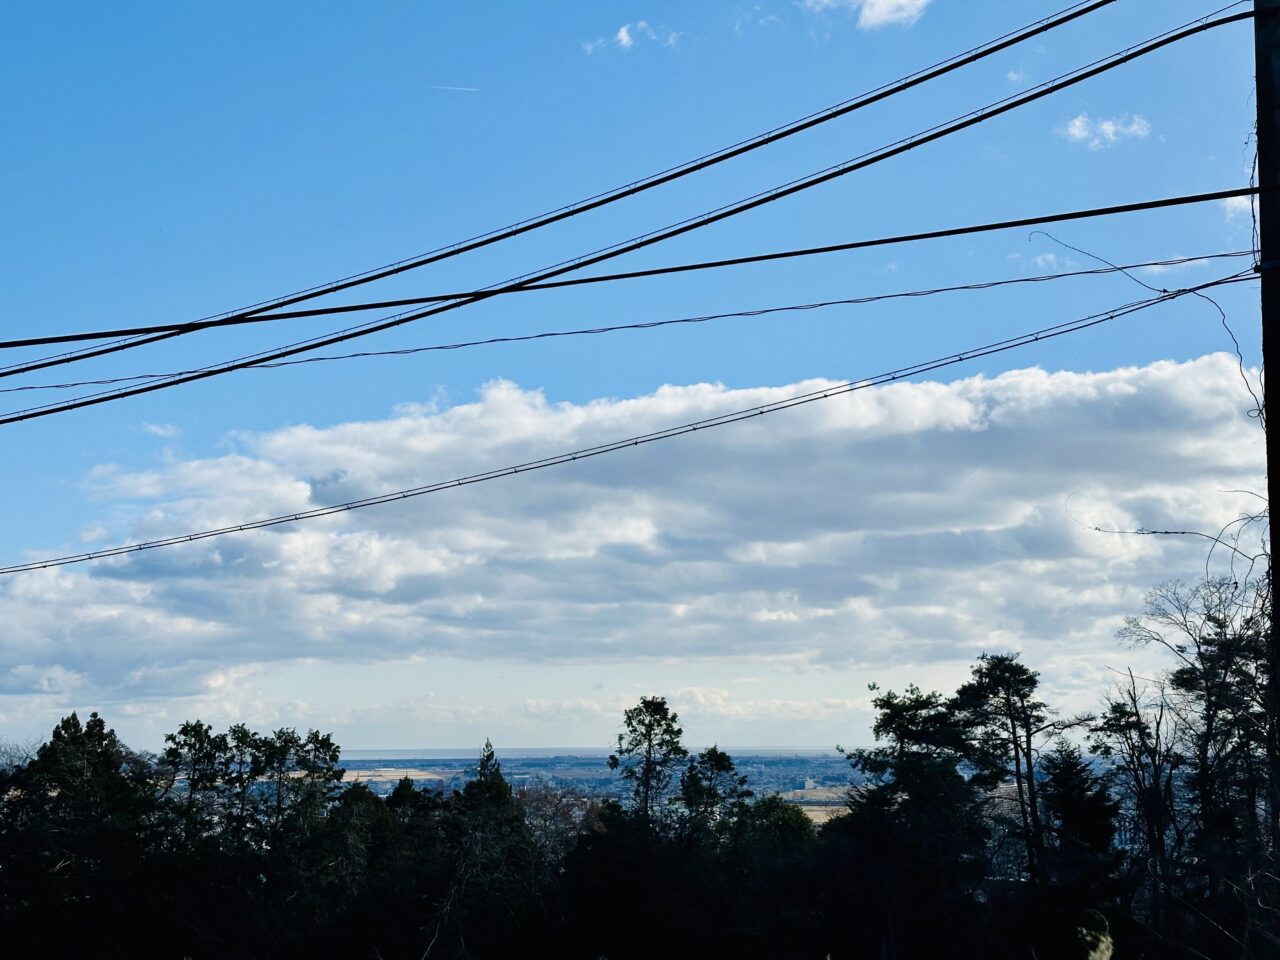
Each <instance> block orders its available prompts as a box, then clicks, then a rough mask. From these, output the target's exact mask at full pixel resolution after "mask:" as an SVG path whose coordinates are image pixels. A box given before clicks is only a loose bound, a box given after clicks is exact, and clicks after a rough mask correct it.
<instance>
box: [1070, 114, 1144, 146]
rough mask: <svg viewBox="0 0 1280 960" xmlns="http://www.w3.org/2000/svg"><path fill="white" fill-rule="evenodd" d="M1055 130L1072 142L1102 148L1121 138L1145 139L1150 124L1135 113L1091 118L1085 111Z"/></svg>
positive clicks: (1115, 142)
mask: <svg viewBox="0 0 1280 960" xmlns="http://www.w3.org/2000/svg"><path fill="white" fill-rule="evenodd" d="M1057 132H1058V135H1059V136H1061V137H1063V138H1065V139H1067V140H1069V141H1070V142H1072V143H1083V144H1085V145H1087V146H1088V147H1089V149H1090V150H1102V149H1104V148H1106V147H1110V146H1113V145H1115V144H1117V143H1119V142H1120V141H1121V140H1145V139H1146V138H1147V137H1148V136H1150V134H1151V124H1150V123H1149V122H1147V120H1146V119H1145V118H1143V117H1140V116H1138V115H1137V114H1125V115H1124V116H1120V117H1112V118H1111V119H1109V120H1093V119H1091V118H1090V117H1089V115H1088V114H1087V113H1081V114H1078V115H1077V116H1074V117H1072V118H1071V119H1070V120H1068V121H1067V122H1066V123H1064V124H1062V126H1060V127H1058V131H1057Z"/></svg>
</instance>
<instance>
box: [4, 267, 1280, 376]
mask: <svg viewBox="0 0 1280 960" xmlns="http://www.w3.org/2000/svg"><path fill="white" fill-rule="evenodd" d="M1256 255H1257V251H1256V250H1233V251H1230V252H1227V253H1205V254H1199V255H1197V256H1191V257H1174V258H1172V259H1168V260H1146V261H1143V262H1142V263H1129V264H1124V265H1123V266H1116V265H1109V266H1106V267H1094V268H1092V269H1089V270H1067V271H1062V272H1059V273H1045V274H1038V275H1035V276H1030V277H1011V278H1008V279H1004V280H985V281H981V282H978V283H965V284H956V285H953V286H947V287H930V288H927V289H922V290H904V291H900V292H897V293H881V294H869V295H867V296H862V297H846V298H844V299H841V300H819V301H816V302H813V303H796V304H787V305H785V306H778V307H758V308H756V309H752V310H735V311H731V312H727V313H709V314H703V315H702V316H697V317H679V318H676V319H674V320H647V321H642V322H639V323H619V324H613V325H610V326H597V327H587V328H585V329H579V330H552V331H545V332H543V333H530V334H524V335H518V336H516V335H513V336H505V337H489V338H487V339H484V340H466V341H463V342H461V343H443V344H433V345H431V346H426V347H403V348H400V349H398V350H363V351H360V352H357V353H343V354H337V355H331V356H320V357H302V358H301V359H297V360H282V361H280V362H278V363H261V364H258V365H256V366H253V367H249V368H248V369H250V370H276V369H279V368H281V367H295V366H300V365H302V364H309V363H327V362H331V361H335V360H356V359H361V358H366V357H405V356H412V355H414V354H419V353H432V352H436V351H447V350H463V349H466V348H468V347H483V346H492V345H495V344H502V343H524V342H527V341H531V340H547V339H552V338H556V337H580V336H590V335H595V334H605V333H617V332H620V331H624V330H656V329H659V328H662V327H670V326H677V325H683V324H699V323H708V322H710V321H714V320H729V319H736V318H748V317H764V316H772V315H774V314H780V313H791V312H802V311H810V310H821V309H825V308H828V307H840V306H861V305H864V304H872V303H881V302H884V301H886V300H905V299H915V298H920V297H932V296H937V295H940V294H946V293H959V292H963V291H975V290H994V289H998V288H1000V287H1009V286H1018V285H1022V284H1036V283H1050V282H1053V281H1056V280H1068V279H1072V278H1075V277H1097V276H1105V275H1107V274H1115V273H1122V274H1126V275H1127V274H1129V273H1130V272H1131V271H1134V270H1144V269H1148V268H1152V267H1156V268H1159V267H1178V266H1186V265H1188V264H1199V263H1206V262H1208V261H1211V260H1225V259H1233V258H1238V257H1254V256H1256ZM1161 292H1164V291H1161ZM193 372H194V371H193V370H171V371H169V372H168V373H139V374H134V375H132V376H127V377H107V378H104V379H101V380H76V381H72V382H70V383H44V384H26V385H24V386H21V387H4V388H0V393H24V392H27V391H31V390H68V389H71V388H74V387H93V386H105V385H109V384H113V383H136V382H138V381H140V380H163V379H165V378H166V377H175V376H179V375H181V374H184V373H193Z"/></svg>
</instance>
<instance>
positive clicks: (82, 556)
mask: <svg viewBox="0 0 1280 960" xmlns="http://www.w3.org/2000/svg"><path fill="white" fill-rule="evenodd" d="M1253 279H1256V276H1255V274H1254V272H1253V271H1252V270H1246V271H1242V272H1240V273H1236V274H1232V275H1229V276H1226V277H1220V278H1218V279H1216V280H1210V281H1207V282H1205V283H1201V284H1197V285H1195V286H1191V287H1184V288H1181V289H1178V290H1173V291H1169V292H1166V293H1162V294H1160V295H1158V296H1153V297H1149V298H1147V299H1145V300H1138V301H1134V302H1132V303H1128V304H1125V305H1123V306H1120V307H1115V308H1113V309H1111V310H1108V311H1105V312H1103V313H1097V314H1093V315H1091V316H1088V317H1083V318H1080V319H1077V320H1073V321H1067V322H1065V323H1060V324H1056V325H1054V326H1050V327H1044V328H1041V329H1039V330H1035V331H1032V332H1031V333H1025V334H1022V335H1021V336H1018V337H1013V338H1010V339H1006V340H1000V341H996V342H995V343H990V344H986V345H985V346H981V347H975V348H973V349H971V350H965V351H962V352H961V353H956V354H951V355H949V356H946V357H941V358H938V359H936V360H929V361H925V362H922V363H917V364H913V365H911V366H906V367H899V368H898V369H897V370H891V371H889V372H887V373H881V374H878V375H876V376H872V377H865V378H862V379H859V380H852V381H849V382H847V383H842V384H838V385H835V386H831V387H825V388H822V389H818V390H812V391H809V392H807V393H802V394H798V395H796V396H793V397H788V398H786V399H784V400H776V401H773V402H771V403H764V404H758V405H756V406H752V407H747V408H746V409H742V410H735V411H733V412H731V413H724V414H720V415H718V416H714V417H707V418H704V419H701V420H696V421H693V422H691V423H684V424H681V425H679V426H675V427H668V428H666V429H664V430H657V431H654V432H651V433H646V434H640V435H637V436H633V437H628V438H626V439H623V440H615V441H612V442H609V443H603V444H597V445H595V446H591V447H583V448H581V449H578V450H573V451H570V452H568V453H562V454H558V455H555V456H551V457H544V458H541V459H538V460H529V461H526V462H524V463H520V464H516V465H514V466H508V467H501V468H498V469H495V470H487V471H483V472H480V473H474V474H470V475H469V476H465V477H457V478H455V479H452V480H444V481H441V482H438V483H431V484H426V485H424V486H419V487H411V488H409V489H405V490H397V491H395V492H393V493H385V494H380V495H378V496H374V497H366V498H364V499H360V500H349V501H347V502H345V503H339V504H333V505H330V506H324V507H316V508H314V509H311V510H302V511H298V512H296V513H291V514H286V515H283V516H276V517H269V518H266V519H262V520H251V521H248V522H246V523H241V524H235V525H232V526H226V527H217V528H215V529H211V530H202V531H199V532H197V533H188V534H182V535H179V536H173V537H165V538H162V539H158V540H147V541H143V542H141V543H133V544H128V545H126V546H118V547H108V548H106V549H103V550H94V551H90V552H87V553H79V554H72V555H68V556H63V557H56V558H52V559H48V560H33V561H30V562H28V563H18V564H12V565H9V566H5V567H0V575H6V574H14V573H23V572H28V571H33V570H45V569H50V568H53V567H63V566H68V565H70V564H76V563H87V562H89V561H93V560H102V559H106V558H108V557H119V556H124V555H126V554H131V553H139V552H142V551H145V550H156V549H160V548H163V547H171V546H177V545H178V544H182V543H194V542H196V541H199V540H208V539H211V538H213V537H221V536H227V535H230V534H233V533H243V532H247V531H251V530H263V529H267V528H269V527H277V526H281V525H284V524H290V523H298V522H301V521H304V520H313V519H317V518H320V517H326V516H333V515H335V514H339V513H346V512H349V511H352V510H361V509H364V508H366V507H374V506H380V505H383V504H388V503H394V502H396V501H399V500H408V499H410V498H413V497H420V496H425V495H427V494H432V493H440V492H442V491H445V490H453V489H458V488H461V487H466V486H472V485H475V484H478V483H485V482H488V481H490V480H497V479H500V478H503V477H511V476H515V475H517V474H521V473H531V472H534V471H536V470H545V469H548V468H551V467H557V466H563V465H566V464H569V463H576V462H577V461H579V460H588V459H591V458H594V457H598V456H603V455H605V454H610V453H617V452H619V451H621V450H626V449H631V448H634V447H639V446H641V445H645V444H650V443H656V442H658V441H660V440H670V439H673V438H675V437H679V436H684V435H687V434H691V433H697V432H699V431H705V430H709V429H714V428H716V427H723V426H727V425H729V424H731V423H738V422H740V421H743V420H748V419H751V418H754V417H759V416H765V415H766V414H770V413H778V412H780V411H783V410H790V409H793V408H795V407H799V406H804V405H807V404H810V403H815V402H817V401H820V400H827V399H830V398H832V397H837V396H843V395H845V394H848V393H854V392H857V391H859V390H866V389H870V388H871V387H874V386H880V385H883V384H888V383H895V382H897V381H900V380H904V379H906V378H908V377H914V376H919V375H920V374H923V373H928V372H931V371H933V370H938V369H941V368H943V367H949V366H953V365H955V364H958V363H964V362H966V361H969V360H975V359H978V358H981V357H987V356H992V355H994V354H998V353H1003V352H1005V351H1008V350H1014V349H1017V348H1019V347H1025V346H1029V345H1031V344H1033V343H1040V342H1042V341H1045V340H1050V339H1054V338H1056V337H1062V336H1067V335H1069V334H1072V333H1079V332H1081V331H1083V330H1087V329H1089V328H1091V327H1096V326H1098V325H1100V324H1103V323H1107V322H1109V321H1111V320H1115V319H1118V318H1120V317H1125V316H1130V315H1132V314H1135V313H1138V312H1140V311H1142V310H1146V309H1149V308H1151V307H1154V306H1157V305H1159V304H1163V303H1168V302H1170V301H1173V300H1177V299H1179V298H1181V297H1184V296H1188V295H1195V294H1200V293H1203V292H1204V291H1206V290H1210V289H1213V288H1215V287H1221V286H1224V285H1227V284H1232V283H1239V282H1242V281H1246V280H1253Z"/></svg>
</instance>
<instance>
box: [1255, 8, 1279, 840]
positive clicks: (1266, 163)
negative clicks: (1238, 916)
mask: <svg viewBox="0 0 1280 960" xmlns="http://www.w3.org/2000/svg"><path fill="white" fill-rule="evenodd" d="M1254 10H1255V11H1256V13H1257V16H1256V17H1255V18H1254V21H1253V29H1254V58H1255V66H1256V70H1257V84H1258V89H1257V97H1258V186H1259V187H1260V188H1261V189H1262V193H1261V195H1260V196H1259V197H1258V201H1257V203H1258V233H1259V236H1260V238H1261V239H1260V241H1259V246H1260V247H1261V250H1260V251H1259V254H1258V263H1259V271H1260V273H1261V278H1262V365H1263V369H1264V370H1266V369H1267V360H1268V351H1271V353H1272V355H1273V359H1275V360H1276V362H1275V364H1273V365H1272V366H1271V368H1270V369H1271V370H1276V371H1280V353H1278V352H1277V351H1280V273H1277V271H1276V270H1275V269H1274V265H1275V263H1276V260H1277V259H1280V193H1277V192H1276V188H1277V187H1280V0H1254ZM1269 400H1270V391H1267V392H1266V393H1264V394H1263V399H1262V406H1263V410H1264V411H1265V413H1266V417H1265V419H1266V437H1267V506H1268V517H1270V507H1271V505H1272V504H1276V503H1280V421H1277V420H1276V418H1275V417H1273V416H1271V415H1270V414H1271V405H1270V402H1269ZM1274 533H1275V531H1274V530H1272V531H1271V542H1272V548H1273V549H1274ZM1267 576H1268V589H1269V590H1270V591H1271V627H1270V629H1271V635H1270V637H1269V638H1268V639H1269V663H1270V667H1271V670H1270V673H1271V676H1270V682H1269V684H1268V689H1267V706H1268V709H1269V710H1270V713H1271V717H1270V721H1271V722H1270V723H1269V724H1268V734H1267V761H1268V766H1269V770H1268V773H1269V775H1270V776H1269V778H1268V779H1269V781H1270V783H1269V797H1270V803H1269V806H1270V808H1271V810H1270V813H1271V823H1270V827H1271V844H1272V847H1273V848H1276V847H1280V637H1278V636H1277V633H1276V612H1277V608H1276V581H1275V577H1274V576H1272V575H1271V564H1270V561H1268V564H1267Z"/></svg>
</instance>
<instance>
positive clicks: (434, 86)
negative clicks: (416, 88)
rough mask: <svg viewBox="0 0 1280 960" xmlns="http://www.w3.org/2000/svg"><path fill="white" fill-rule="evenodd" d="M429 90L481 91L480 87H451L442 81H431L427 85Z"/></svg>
mask: <svg viewBox="0 0 1280 960" xmlns="http://www.w3.org/2000/svg"><path fill="white" fill-rule="evenodd" d="M427 89H428V90H452V91H455V92H457V93H479V92H480V88H479V87H450V86H446V85H445V84H442V83H431V84H428V85H427Z"/></svg>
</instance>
